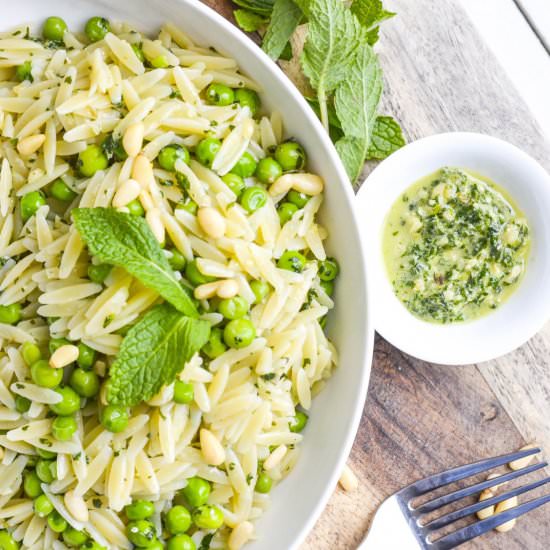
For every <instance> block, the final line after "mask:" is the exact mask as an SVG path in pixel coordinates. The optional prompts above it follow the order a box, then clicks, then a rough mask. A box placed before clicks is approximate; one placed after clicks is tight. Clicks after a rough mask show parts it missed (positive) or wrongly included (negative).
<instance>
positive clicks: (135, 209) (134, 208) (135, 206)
mask: <svg viewBox="0 0 550 550" xmlns="http://www.w3.org/2000/svg"><path fill="white" fill-rule="evenodd" d="M126 208H127V209H128V210H129V211H130V214H132V216H143V215H144V214H145V210H143V206H141V203H140V202H139V201H138V200H137V199H134V200H133V201H130V202H129V203H128V204H127V205H126Z"/></svg>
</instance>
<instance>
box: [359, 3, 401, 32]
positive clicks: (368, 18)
mask: <svg viewBox="0 0 550 550" xmlns="http://www.w3.org/2000/svg"><path fill="white" fill-rule="evenodd" d="M350 9H351V11H352V12H353V13H354V14H355V16H356V17H357V19H358V20H359V23H361V25H363V26H364V27H366V28H367V29H368V30H370V29H372V28H373V27H374V26H375V25H378V24H379V23H381V22H382V21H385V20H386V19H390V18H391V17H394V16H395V13H393V12H391V11H388V10H386V9H384V5H383V4H382V0H354V2H353V3H352V5H351V8H350Z"/></svg>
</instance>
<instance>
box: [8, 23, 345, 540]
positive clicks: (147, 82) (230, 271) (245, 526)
mask: <svg viewBox="0 0 550 550" xmlns="http://www.w3.org/2000/svg"><path fill="white" fill-rule="evenodd" d="M259 91H260V90H259V88H258V86H257V85H256V84H255V83H254V82H253V81H251V80H250V79H249V78H247V77H246V76H244V75H243V74H242V73H241V72H239V68H238V67H237V64H236V62H235V61H234V60H233V59H230V58H227V57H224V56H222V55H220V54H219V53H217V52H216V51H215V50H213V49H212V48H203V47H199V46H198V45H196V44H195V43H194V42H193V41H192V40H191V39H190V38H189V37H187V36H186V35H185V34H184V33H183V32H182V31H181V30H179V29H177V28H175V27H174V26H172V25H171V24H167V25H165V26H164V27H163V28H162V29H161V31H160V33H159V35H158V37H157V38H156V39H150V38H148V37H146V36H144V35H142V34H140V33H139V32H136V31H135V30H134V29H132V28H131V27H130V26H129V25H127V24H118V23H114V22H109V21H107V20H106V19H103V18H100V17H94V18H92V19H91V20H90V21H88V23H87V24H86V27H85V29H84V32H82V33H73V32H72V30H70V29H68V28H67V25H66V24H65V22H64V21H63V20H62V19H61V18H58V17H51V18H49V19H48V20H46V21H45V23H44V25H43V28H42V30H41V33H40V36H36V35H35V34H34V33H33V32H32V30H31V29H29V28H28V27H26V26H22V27H21V28H19V29H16V30H14V31H12V32H8V33H3V34H1V35H0V135H1V137H0V159H1V161H0V162H1V169H0V256H1V268H0V291H1V294H0V346H1V349H0V430H1V432H0V461H1V462H0V547H1V548H4V549H13V548H15V549H16V548H29V549H31V548H32V549H45V550H51V549H55V550H57V549H62V548H72V547H79V548H86V549H95V550H98V549H101V548H113V549H114V548H124V549H127V548H128V549H129V548H132V547H138V548H149V549H157V550H158V549H160V548H168V549H170V550H193V549H195V548H200V549H202V550H205V549H207V548H231V549H235V548H240V547H241V546H242V545H244V544H246V542H247V541H248V540H250V539H252V538H255V537H256V536H261V534H260V535H257V534H255V533H254V527H253V523H254V520H255V519H256V518H258V517H259V516H260V515H261V514H262V512H263V511H264V510H265V508H266V507H267V505H268V501H269V495H268V493H269V492H270V490H271V488H272V485H274V484H276V483H277V482H278V481H279V480H281V479H282V478H283V477H284V476H285V474H286V473H287V472H288V471H289V470H290V469H291V468H292V466H293V464H294V463H295V462H296V460H297V458H298V448H299V444H300V442H301V440H302V438H303V437H304V435H303V434H302V430H303V429H304V427H305V426H306V423H307V419H308V416H307V413H306V411H307V410H308V409H309V408H310V405H311V399H312V396H313V395H315V393H316V392H317V391H319V390H320V389H321V388H322V385H323V381H324V380H325V379H326V378H328V377H329V375H330V373H331V370H332V369H333V367H334V365H335V362H336V356H335V351H334V348H333V346H332V345H331V343H330V342H329V341H328V340H327V338H326V336H325V334H324V332H323V326H324V320H325V318H326V314H327V312H328V311H329V310H330V309H331V308H332V306H333V302H332V300H331V297H330V296H331V294H332V290H333V281H334V279H335V277H336V275H337V274H338V264H337V263H336V261H335V260H333V259H331V258H327V257H326V254H325V250H324V247H323V240H324V239H325V238H326V236H327V233H326V230H325V229H324V228H323V227H322V226H321V225H319V223H318V222H317V219H316V216H317V212H318V210H319V207H320V205H321V202H322V191H323V180H322V179H321V178H320V177H319V176H317V175H315V174H312V173H310V172H308V165H307V156H306V152H305V151H304V150H303V148H302V146H301V145H300V144H299V143H298V142H297V141H294V140H291V139H287V140H283V129H282V124H281V117H280V116H279V115H278V114H277V113H272V114H271V115H270V114H269V113H266V112H265V111H263V110H262V106H261V101H260V96H259V95H258V92H259Z"/></svg>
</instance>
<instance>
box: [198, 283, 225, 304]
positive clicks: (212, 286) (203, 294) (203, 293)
mask: <svg viewBox="0 0 550 550" xmlns="http://www.w3.org/2000/svg"><path fill="white" fill-rule="evenodd" d="M219 285H220V282H219V281H213V282H211V283H205V284H204V285H199V286H198V287H197V288H195V290H194V292H193V295H194V296H195V298H196V299H197V300H208V298H212V296H215V295H216V293H217V291H218V286H219Z"/></svg>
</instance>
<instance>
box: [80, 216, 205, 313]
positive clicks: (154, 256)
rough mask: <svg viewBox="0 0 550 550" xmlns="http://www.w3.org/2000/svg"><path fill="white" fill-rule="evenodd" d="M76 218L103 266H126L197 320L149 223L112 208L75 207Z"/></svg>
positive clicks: (131, 272) (195, 311)
mask: <svg viewBox="0 0 550 550" xmlns="http://www.w3.org/2000/svg"><path fill="white" fill-rule="evenodd" d="M72 214H73V219H74V222H75V225H76V228H77V229H78V232H79V233H80V236H81V237H82V240H83V241H84V242H85V243H86V244H87V245H88V249H89V250H90V252H91V253H92V254H93V255H94V256H97V257H98V258H99V260H101V261H102V262H104V263H108V264H112V265H118V266H120V267H123V268H124V269H125V270H126V271H127V272H128V273H130V275H133V276H134V277H135V278H136V279H138V280H139V281H140V282H141V283H143V284H144V285H145V286H146V287H148V288H151V289H153V290H156V291H157V292H158V293H159V294H160V295H161V296H162V297H163V298H164V299H165V300H166V301H168V302H170V303H171V304H172V305H173V306H174V307H175V308H176V309H178V310H179V311H181V312H182V313H185V314H186V315H189V316H191V317H197V316H198V312H197V308H196V307H195V304H194V303H193V300H192V299H191V298H190V297H189V295H188V294H187V293H186V292H185V290H184V289H183V288H182V286H181V285H180V283H179V282H178V281H177V280H176V279H175V277H174V275H173V271H172V269H171V267H170V264H169V263H168V260H167V259H166V256H165V255H164V253H163V251H162V249H161V248H160V245H159V243H158V241H157V239H156V238H155V236H154V235H153V233H152V232H151V230H150V229H149V226H148V225H147V222H146V221H145V220H144V219H143V218H141V217H139V216H132V215H131V214H125V213H123V212H117V211H116V210H115V209H113V208H75V209H74V210H73V211H72Z"/></svg>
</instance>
